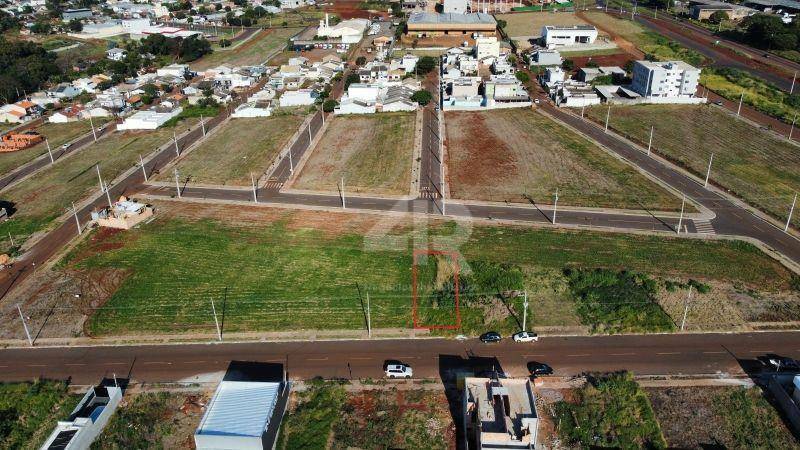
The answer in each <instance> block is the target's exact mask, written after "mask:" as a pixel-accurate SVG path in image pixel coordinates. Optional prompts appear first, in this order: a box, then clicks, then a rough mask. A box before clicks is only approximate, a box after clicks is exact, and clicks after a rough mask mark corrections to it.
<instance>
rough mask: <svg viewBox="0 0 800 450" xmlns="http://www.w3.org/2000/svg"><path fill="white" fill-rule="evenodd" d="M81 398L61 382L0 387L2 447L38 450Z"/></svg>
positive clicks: (0, 436)
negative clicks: (57, 422)
mask: <svg viewBox="0 0 800 450" xmlns="http://www.w3.org/2000/svg"><path fill="white" fill-rule="evenodd" d="M79 400H80V396H77V395H70V394H69V392H68V391H67V384H66V383H64V382H59V381H36V382H33V383H2V384H0V447H2V448H6V449H26V450H27V449H36V448H39V446H40V445H42V444H43V443H44V440H45V439H47V436H48V435H49V434H50V432H51V431H52V430H53V428H54V427H55V425H56V421H57V420H65V419H66V418H67V416H69V413H70V412H72V409H73V408H75V406H76V405H77V404H78V401H79Z"/></svg>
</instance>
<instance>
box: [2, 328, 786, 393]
mask: <svg viewBox="0 0 800 450" xmlns="http://www.w3.org/2000/svg"><path fill="white" fill-rule="evenodd" d="M766 354H779V355H782V356H789V357H800V334H799V333H797V332H776V333H746V334H664V335H648V336H630V335H628V336H593V337H551V338H542V340H541V341H540V342H538V343H526V344H518V343H514V342H512V341H510V340H508V339H506V340H505V341H503V342H501V343H499V344H488V345H487V344H482V343H480V342H478V341H477V340H474V339H472V340H468V341H456V340H452V339H418V340H375V341H364V340H359V341H315V342H276V343H241V344H184V345H182V344H178V345H156V346H150V345H146V346H121V347H69V348H33V349H29V348H20V349H6V350H0V381H19V380H30V379H33V378H36V377H45V378H56V379H64V378H71V379H72V382H73V383H77V384H89V383H95V382H97V380H98V379H100V378H101V377H103V376H107V377H111V376H112V375H114V374H116V376H118V377H129V376H130V377H131V378H132V379H133V380H135V381H139V382H148V383H155V382H175V381H181V380H184V381H191V380H192V379H193V377H195V376H198V375H201V374H208V373H212V372H219V371H223V370H225V369H226V367H227V366H228V363H229V362H230V361H259V362H273V363H282V364H283V363H286V364H287V367H288V372H289V376H290V377H291V378H296V379H297V378H299V379H308V378H312V377H315V376H322V377H325V378H354V379H355V378H365V377H371V378H380V377H381V376H382V372H381V367H382V365H383V362H384V361H385V360H387V359H396V360H400V361H403V362H406V363H408V364H411V365H412V367H413V368H414V375H415V376H416V377H421V378H435V377H439V376H440V373H442V372H443V371H444V370H449V369H453V368H457V367H467V366H472V367H474V365H475V364H476V363H479V364H481V365H483V369H484V370H489V369H491V365H493V364H499V366H500V367H498V369H502V370H503V371H505V372H506V373H508V374H509V375H512V376H525V375H526V369H525V365H526V364H527V363H528V362H529V361H539V362H545V363H548V364H550V365H551V366H553V368H554V369H555V372H556V375H561V376H571V375H579V374H581V373H583V372H587V371H613V370H621V369H625V370H630V371H633V372H634V373H636V374H640V375H678V374H694V375H709V374H720V375H723V376H724V375H726V374H730V375H732V376H737V375H743V374H744V372H743V371H742V367H743V366H744V367H747V368H749V367H751V364H755V362H754V359H755V358H757V357H759V356H763V355H766ZM484 358H486V359H484ZM494 358H497V359H496V360H494ZM487 359H488V360H487ZM287 361H288V363H287Z"/></svg>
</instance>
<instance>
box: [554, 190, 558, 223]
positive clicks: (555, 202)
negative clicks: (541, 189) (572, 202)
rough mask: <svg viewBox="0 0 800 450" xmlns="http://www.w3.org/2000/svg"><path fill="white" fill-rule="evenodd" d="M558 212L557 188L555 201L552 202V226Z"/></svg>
mask: <svg viewBox="0 0 800 450" xmlns="http://www.w3.org/2000/svg"><path fill="white" fill-rule="evenodd" d="M557 212H558V188H556V199H555V201H554V202H553V225H555V224H556V213H557Z"/></svg>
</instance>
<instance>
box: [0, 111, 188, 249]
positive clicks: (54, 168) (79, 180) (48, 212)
mask: <svg viewBox="0 0 800 450" xmlns="http://www.w3.org/2000/svg"><path fill="white" fill-rule="evenodd" d="M192 120H193V119H192ZM172 132H173V128H162V129H159V130H156V131H152V132H125V133H115V134H114V135H112V136H108V137H106V138H104V139H101V140H99V141H98V142H97V143H95V144H92V145H90V146H89V147H87V148H85V149H83V150H82V151H81V152H79V153H76V154H74V155H70V156H69V157H67V158H64V159H61V160H58V161H56V163H55V164H52V165H50V166H47V167H46V168H45V169H43V170H41V171H40V172H38V173H36V174H35V175H33V176H31V177H30V178H28V179H26V180H25V181H23V182H21V183H19V184H17V185H15V186H13V187H11V188H10V189H8V190H6V191H4V193H3V198H4V200H6V201H9V202H12V203H13V204H14V207H15V208H16V210H17V211H16V213H15V214H14V215H13V216H12V218H11V220H8V221H6V222H3V223H2V224H0V236H6V235H7V234H8V233H11V235H12V236H14V239H15V241H17V243H19V242H21V241H23V240H24V239H26V238H27V237H28V236H30V235H31V234H33V233H35V232H37V231H42V230H45V229H46V228H48V226H49V225H50V224H51V223H52V222H53V220H54V219H55V218H57V217H58V216H60V215H61V214H63V213H64V212H65V211H67V208H69V207H70V204H71V203H72V202H75V203H78V202H79V201H80V200H81V199H83V198H84V197H86V196H87V195H89V194H91V193H93V192H99V189H100V188H99V182H98V179H97V172H96V169H95V166H96V165H98V164H99V165H100V173H101V174H102V176H103V179H104V180H105V181H107V182H111V180H113V179H114V178H115V177H117V176H118V175H119V174H121V173H123V172H125V171H126V170H127V169H129V168H130V167H132V166H134V165H135V164H137V163H138V162H139V155H147V154H149V153H150V152H152V151H153V150H154V149H155V148H157V147H159V146H160V145H162V144H163V143H164V142H166V141H167V140H168V139H170V138H171V137H172Z"/></svg>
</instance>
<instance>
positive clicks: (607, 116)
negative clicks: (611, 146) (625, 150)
mask: <svg viewBox="0 0 800 450" xmlns="http://www.w3.org/2000/svg"><path fill="white" fill-rule="evenodd" d="M610 117H611V105H608V112H606V130H605V132H606V133H608V119H609V118H610Z"/></svg>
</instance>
